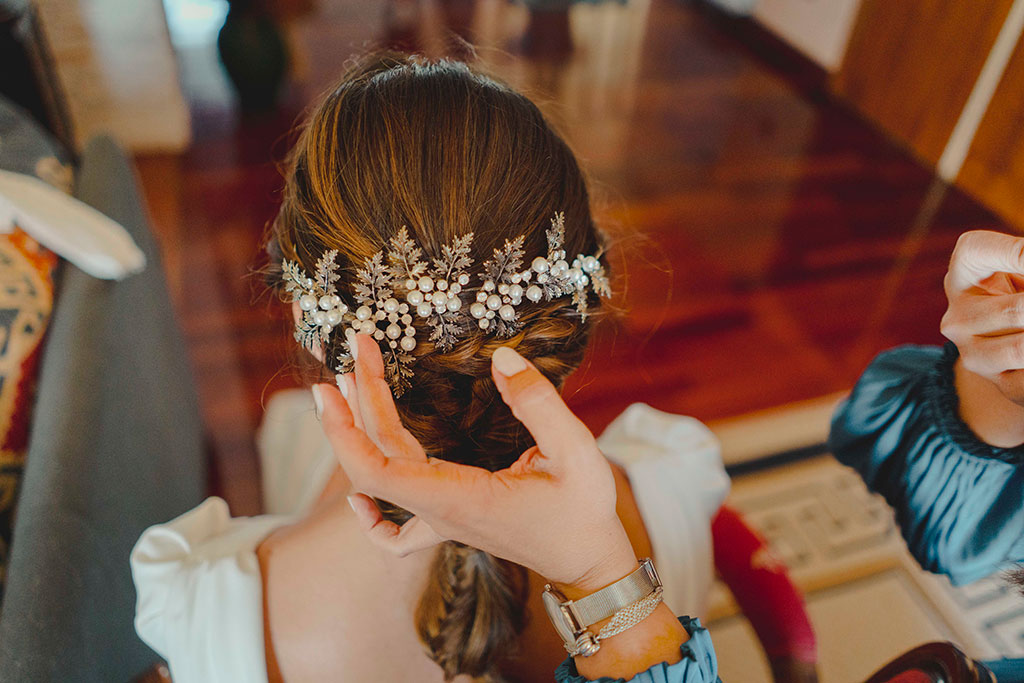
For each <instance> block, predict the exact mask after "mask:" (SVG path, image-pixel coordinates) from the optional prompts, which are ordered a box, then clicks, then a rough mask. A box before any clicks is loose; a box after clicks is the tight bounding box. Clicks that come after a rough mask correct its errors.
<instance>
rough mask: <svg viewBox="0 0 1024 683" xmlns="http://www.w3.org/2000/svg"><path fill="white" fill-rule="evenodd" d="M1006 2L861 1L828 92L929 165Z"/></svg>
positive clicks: (982, 59) (953, 122)
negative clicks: (838, 67) (843, 99)
mask: <svg viewBox="0 0 1024 683" xmlns="http://www.w3.org/2000/svg"><path fill="white" fill-rule="evenodd" d="M1012 4H1013V2H1012V0H986V1H985V2H975V0H915V1H914V2H893V1H892V0H864V3H863V4H862V5H861V7H860V10H859V13H858V16H857V23H856V25H855V26H854V30H853V34H852V35H851V37H850V43H849V45H848V46H847V50H846V56H845V58H844V59H843V64H842V67H841V69H840V70H839V73H838V74H837V76H836V79H835V89H836V92H838V93H839V94H840V95H841V96H842V97H844V98H846V99H847V100H848V101H849V102H850V103H851V104H853V106H854V107H856V108H857V109H859V110H860V111H862V112H863V113H864V114H865V115H866V116H867V117H868V118H870V119H872V120H873V121H875V122H876V123H877V124H878V125H879V126H881V128H882V129H883V130H885V131H887V132H888V133H889V134H890V135H892V136H893V137H894V138H895V139H897V140H901V141H904V142H905V143H906V144H907V145H908V146H909V147H910V149H911V150H913V151H914V153H915V154H917V155H918V156H919V157H920V158H921V159H923V160H925V161H927V162H928V163H929V164H932V165H934V164H936V163H937V162H938V160H939V157H941V156H942V151H943V150H944V149H945V147H946V142H947V140H949V136H950V133H952V132H953V127H954V126H956V122H957V119H958V118H959V116H960V112H961V111H962V110H963V106H964V104H965V103H966V102H967V98H968V97H969V96H970V94H971V89H972V88H973V87H974V83H975V81H976V80H977V78H978V74H979V73H980V72H981V67H982V65H983V64H984V63H985V59H986V57H988V53H989V50H990V49H991V48H992V44H993V43H995V40H996V36H997V35H998V34H999V29H1000V28H1001V27H1002V25H1003V20H1004V19H1005V18H1006V15H1007V13H1008V12H1009V11H1010V5H1012Z"/></svg>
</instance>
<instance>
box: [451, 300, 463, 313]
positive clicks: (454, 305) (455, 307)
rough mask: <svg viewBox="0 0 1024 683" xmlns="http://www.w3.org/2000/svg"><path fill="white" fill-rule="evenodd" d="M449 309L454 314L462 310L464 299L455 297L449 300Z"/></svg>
mask: <svg viewBox="0 0 1024 683" xmlns="http://www.w3.org/2000/svg"><path fill="white" fill-rule="evenodd" d="M447 307H448V310H449V311H451V312H452V313H454V312H455V311H457V310H459V309H460V308H462V299H460V298H459V297H457V296H453V297H452V298H451V299H448V304H447Z"/></svg>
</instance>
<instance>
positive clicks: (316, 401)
mask: <svg viewBox="0 0 1024 683" xmlns="http://www.w3.org/2000/svg"><path fill="white" fill-rule="evenodd" d="M312 391H313V405H314V406H315V407H316V418H317V419H318V420H319V419H320V416H321V415H323V414H324V397H323V396H321V395H320V387H319V386H318V385H316V384H314V385H313V389H312Z"/></svg>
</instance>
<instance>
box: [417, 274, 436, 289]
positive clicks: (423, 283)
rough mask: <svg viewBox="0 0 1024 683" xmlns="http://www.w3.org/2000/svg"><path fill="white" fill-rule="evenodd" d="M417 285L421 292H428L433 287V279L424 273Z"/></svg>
mask: <svg viewBox="0 0 1024 683" xmlns="http://www.w3.org/2000/svg"><path fill="white" fill-rule="evenodd" d="M417 286H418V287H419V289H420V291H421V292H429V291H430V290H432V289H433V288H434V281H433V280H431V279H430V278H429V277H427V276H426V275H424V276H423V277H421V278H420V281H419V282H418V283H417Z"/></svg>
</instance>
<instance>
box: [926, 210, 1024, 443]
mask: <svg viewBox="0 0 1024 683" xmlns="http://www.w3.org/2000/svg"><path fill="white" fill-rule="evenodd" d="M945 290H946V298H947V300H948V307H947V309H946V313H945V315H944V316H943V318H942V328H941V329H942V334H943V335H944V336H945V337H946V338H947V339H949V340H950V341H952V342H953V343H954V344H956V347H957V349H958V350H959V352H960V361H959V362H958V364H957V367H956V385H957V393H958V395H959V398H960V414H961V417H962V418H963V419H964V421H965V422H966V423H967V424H968V425H969V426H970V427H971V428H972V429H973V430H974V432H975V433H976V434H977V435H978V436H979V437H981V438H982V439H983V440H985V441H987V442H989V443H990V444H992V445H996V446H1015V445H1018V444H1019V443H1021V441H1022V440H1024V408H1022V406H1024V238H1020V237H1013V236H1011V235H1005V234H1002V233H998V232H990V231H985V230H975V231H971V232H967V233H964V234H963V235H961V236H960V239H959V240H958V241H957V245H956V248H955V249H954V250H953V255H952V257H951V259H950V264H949V271H948V272H947V274H946V279H945Z"/></svg>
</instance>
